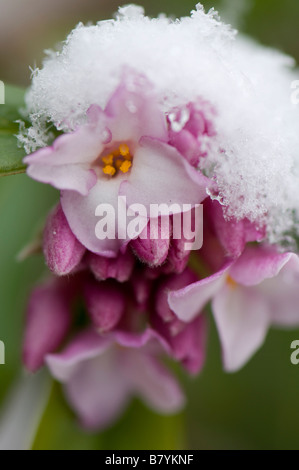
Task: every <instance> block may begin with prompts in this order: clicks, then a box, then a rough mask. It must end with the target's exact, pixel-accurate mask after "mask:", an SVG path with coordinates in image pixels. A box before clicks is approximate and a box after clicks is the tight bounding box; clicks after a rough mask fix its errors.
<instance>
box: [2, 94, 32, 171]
mask: <svg viewBox="0 0 299 470" xmlns="http://www.w3.org/2000/svg"><path fill="white" fill-rule="evenodd" d="M24 93H25V91H24V90H22V89H20V88H17V87H15V86H11V85H6V86H5V104H1V105H0V176H6V175H14V174H17V173H24V172H25V168H26V166H25V165H24V163H23V158H24V157H25V155H26V153H25V150H24V149H21V148H19V147H18V141H17V138H16V134H17V133H18V131H19V125H18V123H16V122H15V121H17V120H18V119H23V118H22V116H21V114H20V111H19V110H20V108H21V107H22V106H24Z"/></svg>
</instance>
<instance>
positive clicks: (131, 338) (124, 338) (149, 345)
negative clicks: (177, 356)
mask: <svg viewBox="0 0 299 470" xmlns="http://www.w3.org/2000/svg"><path fill="white" fill-rule="evenodd" d="M108 336H109V338H111V340H113V341H114V342H116V343H117V344H119V345H120V346H123V347H125V348H132V349H140V348H145V349H146V350H147V351H148V352H150V351H151V352H152V351H154V352H162V351H165V352H167V353H170V348H169V344H168V343H167V341H166V340H165V339H164V338H163V337H162V336H161V335H160V334H159V333H158V332H157V331H155V330H153V329H152V328H146V329H145V330H144V331H143V332H142V333H131V332H127V331H121V330H116V331H113V332H111V333H110V334H109V335H108Z"/></svg>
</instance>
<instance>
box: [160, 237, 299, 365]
mask: <svg viewBox="0 0 299 470" xmlns="http://www.w3.org/2000/svg"><path fill="white" fill-rule="evenodd" d="M298 282H299V258H298V256H297V255H295V254H293V253H277V251H276V250H275V249H274V248H272V247H268V246H247V247H246V248H245V250H244V252H243V254H242V255H241V256H240V257H239V258H238V259H237V260H236V261H227V263H226V264H225V265H224V267H223V268H222V269H220V270H219V271H218V272H216V273H215V274H213V275H212V276H210V277H207V278H205V279H202V280H200V281H198V282H195V283H192V284H189V285H188V286H187V287H184V288H183V289H179V290H176V291H172V292H170V293H169V297H168V301H169V306H170V308H171V310H172V311H173V312H174V313H175V314H176V315H177V317H178V318H179V319H180V320H181V321H185V322H190V321H192V320H193V319H194V318H195V317H196V316H197V315H199V314H200V313H201V311H202V309H203V308H204V307H205V305H206V304H207V302H209V301H210V300H212V311H213V315H214V317H215V321H216V325H217V328H218V332H219V336H220V339H221V344H222V350H223V362H224V367H225V369H226V370H228V371H235V370H237V369H239V368H240V367H242V366H243V365H244V364H245V363H246V362H247V361H248V360H249V358H250V357H251V355H252V354H254V352H255V351H256V350H257V349H258V348H259V347H260V346H261V345H262V343H263V341H264V339H265V336H266V333H267V331H268V328H269V327H270V325H272V324H273V325H280V326H294V325H299V308H298V305H299V290H298Z"/></svg>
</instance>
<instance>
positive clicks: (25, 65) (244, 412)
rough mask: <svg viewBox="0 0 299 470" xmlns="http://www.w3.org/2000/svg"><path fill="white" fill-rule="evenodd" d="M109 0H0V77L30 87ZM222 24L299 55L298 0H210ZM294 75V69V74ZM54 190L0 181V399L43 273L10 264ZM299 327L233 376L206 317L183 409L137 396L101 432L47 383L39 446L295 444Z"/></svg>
mask: <svg viewBox="0 0 299 470" xmlns="http://www.w3.org/2000/svg"><path fill="white" fill-rule="evenodd" d="M126 3H128V2H120V1H115V0H84V2H82V0H81V1H80V0H0V79H1V80H3V81H4V82H6V83H13V84H16V85H25V86H26V85H28V84H29V82H30V71H29V65H30V66H35V65H39V64H40V61H41V57H42V55H43V49H46V48H50V47H53V45H54V44H55V43H56V42H58V41H60V40H63V39H64V38H65V36H66V34H67V33H68V32H69V30H70V29H71V28H73V27H74V25H75V24H77V23H78V22H79V21H83V22H86V21H88V20H91V21H96V20H100V19H103V18H108V17H111V14H112V12H113V11H115V10H116V8H117V6H118V5H120V4H126ZM202 3H203V4H204V6H205V7H206V8H210V7H212V6H214V7H215V8H216V9H218V10H219V11H220V12H221V14H222V15H223V18H225V19H226V21H228V22H231V23H232V24H233V25H234V26H237V27H239V29H240V30H241V31H243V32H245V33H246V34H250V35H252V36H254V37H255V38H257V39H258V40H259V41H261V42H262V43H264V44H268V45H272V46H275V47H278V48H279V49H281V50H283V51H285V52H287V53H289V54H291V55H293V56H294V57H296V59H297V60H298V61H299V28H298V22H299V1H298V0H284V1H283V2H282V1H281V0H248V1H243V0H215V1H214V2H212V1H202ZM139 4H142V5H143V6H144V7H145V9H146V12H147V13H148V14H149V15H156V14H157V13H159V12H161V11H162V12H165V13H167V14H173V15H175V16H181V15H188V14H189V11H190V10H191V9H192V8H194V1H192V0H191V1H190V0H171V1H170V0H159V1H157V0H147V1H145V0H143V1H142V0H140V1H139ZM298 78H299V72H298ZM57 197H58V194H57V192H56V191H54V190H52V189H51V188H48V187H47V186H44V185H40V184H38V183H36V182H34V181H31V180H29V178H27V177H26V175H18V176H11V177H4V178H0V234H1V237H0V241H1V243H0V302H1V303H0V305H1V307H0V340H3V341H4V342H5V345H6V365H2V366H0V404H1V402H2V400H3V397H4V396H5V394H6V393H7V391H8V389H9V387H10V385H11V383H12V381H13V380H14V378H15V377H16V375H17V374H18V371H19V370H20V344H21V331H22V325H23V319H24V309H25V305H26V298H27V296H28V293H29V291H30V288H31V286H32V285H33V284H34V283H35V282H37V281H38V280H39V279H40V278H41V276H44V275H46V269H45V267H44V263H43V260H42V258H41V257H33V258H31V259H30V260H27V261H25V262H23V263H21V264H20V263H18V262H17V261H16V255H17V253H18V252H19V251H20V249H21V248H22V247H23V246H24V245H25V244H26V243H27V242H28V241H29V240H30V237H31V236H32V235H33V234H34V231H35V227H36V226H37V225H38V224H39V222H40V221H41V220H42V219H43V217H44V216H45V214H46V213H47V211H48V209H49V208H50V207H51V206H52V205H53V204H54V203H55V201H56V200H57ZM294 339H299V330H297V331H294V330H293V331H291V332H284V331H271V332H270V334H269V335H268V338H267V341H266V344H265V345H264V347H263V348H262V350H261V351H259V353H258V354H256V356H255V357H254V358H253V360H252V361H251V362H250V363H249V364H248V365H247V366H246V367H245V368H244V369H243V370H242V371H240V372H239V373H237V374H234V375H228V374H225V373H223V371H222V368H221V363H220V348H219V342H218V338H217V335H216V331H215V327H214V325H213V323H212V322H211V328H210V338H209V345H208V359H207V363H206V366H205V369H204V371H203V373H202V374H201V375H200V376H199V377H198V378H196V379H190V378H189V377H187V376H186V375H185V374H184V373H183V371H181V370H178V371H177V373H178V375H179V376H180V377H181V379H182V382H183V384H184V387H185V389H186V394H187V397H188V405H187V407H186V409H185V411H184V413H182V414H180V415H179V416H175V417H161V416H158V415H156V414H154V413H152V412H150V411H149V410H147V409H146V408H145V407H144V406H143V405H142V404H141V403H139V402H138V401H137V400H136V401H135V402H133V404H132V406H131V407H130V408H129V409H128V410H127V412H126V413H125V415H124V416H123V418H122V419H121V420H120V421H119V422H118V423H117V424H116V425H115V426H114V427H113V428H111V429H110V430H108V431H106V432H105V433H102V434H101V435H88V434H85V433H83V432H82V431H81V430H80V429H79V428H78V426H77V424H76V420H75V417H74V416H73V414H72V413H71V412H70V410H69V409H68V408H67V407H66V406H65V403H64V400H63V397H62V395H61V392H60V390H59V388H58V387H54V388H53V391H52V394H51V399H50V403H49V405H48V408H47V410H46V412H45V415H44V417H43V420H42V423H41V426H40V429H39V432H38V435H37V438H36V441H35V445H34V448H36V449H166V448H167V449H298V448H299V432H298V423H299V400H298V396H299V365H298V366H297V367H296V366H294V365H291V363H290V353H291V350H290V344H291V342H292V340H294Z"/></svg>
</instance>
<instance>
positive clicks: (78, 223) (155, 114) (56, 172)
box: [24, 74, 209, 257]
mask: <svg viewBox="0 0 299 470" xmlns="http://www.w3.org/2000/svg"><path fill="white" fill-rule="evenodd" d="M167 142H168V131H167V125H166V117H165V115H164V114H163V113H162V112H161V110H160V107H159V105H158V103H157V102H156V99H155V96H154V94H153V90H152V88H151V86H150V84H149V83H148V82H147V80H146V79H145V78H143V77H141V76H136V75H133V74H129V75H127V76H126V77H125V78H124V80H123V82H122V83H121V85H120V86H119V87H118V88H117V90H116V91H115V93H114V94H113V96H112V97H111V98H110V101H109V102H108V104H107V106H106V108H105V110H104V111H103V110H102V109H101V108H100V107H99V106H97V105H93V106H91V107H90V108H89V110H88V112H87V124H85V125H82V126H81V127H80V128H78V129H77V130H76V131H75V132H73V133H69V134H64V135H62V136H60V137H58V138H57V139H56V140H55V142H54V143H53V145H52V146H51V147H47V148H42V149H40V150H38V151H37V152H35V153H34V154H32V155H29V156H28V157H26V158H25V160H24V161H25V163H27V164H28V169H27V172H28V174H29V175H30V176H31V177H32V178H34V179H36V180H38V181H41V182H43V183H49V184H51V185H52V186H54V187H55V188H58V189H60V190H61V191H62V193H61V205H62V209H63V212H64V214H65V216H66V219H67V221H68V223H69V226H70V228H71V230H72V232H73V233H74V235H75V236H76V238H77V239H78V241H79V242H80V243H81V244H82V245H83V246H84V247H86V248H87V249H88V250H90V251H92V252H94V253H97V254H100V255H104V256H108V257H114V256H115V255H116V253H117V252H118V250H119V247H120V246H121V245H122V244H124V243H126V240H124V239H120V238H122V237H119V236H118V232H117V230H116V239H114V240H110V239H105V240H99V239H98V238H97V237H96V234H95V226H96V222H97V218H96V216H95V211H96V207H97V206H98V205H99V204H102V203H108V204H110V205H112V206H113V207H114V208H115V210H116V212H117V208H118V196H120V195H121V196H125V197H126V202H127V205H128V206H130V205H131V204H133V203H136V202H137V203H140V204H143V205H144V206H145V207H146V208H149V205H150V204H154V203H156V204H161V203H165V204H174V203H177V204H180V205H182V204H192V205H194V204H196V203H200V202H201V201H202V200H203V199H204V198H205V197H206V188H207V186H209V180H208V179H207V178H205V177H204V176H203V175H202V174H201V173H200V172H199V171H197V170H195V169H194V168H193V167H192V166H190V165H189V164H188V162H187V161H186V159H185V158H184V157H183V156H182V155H181V154H180V153H179V152H178V151H177V150H176V149H175V148H174V147H173V146H171V145H169V144H168V143H167ZM116 228H117V227H116Z"/></svg>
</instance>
